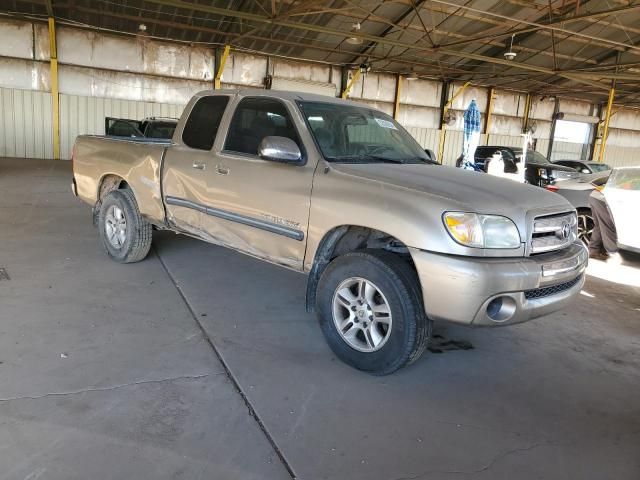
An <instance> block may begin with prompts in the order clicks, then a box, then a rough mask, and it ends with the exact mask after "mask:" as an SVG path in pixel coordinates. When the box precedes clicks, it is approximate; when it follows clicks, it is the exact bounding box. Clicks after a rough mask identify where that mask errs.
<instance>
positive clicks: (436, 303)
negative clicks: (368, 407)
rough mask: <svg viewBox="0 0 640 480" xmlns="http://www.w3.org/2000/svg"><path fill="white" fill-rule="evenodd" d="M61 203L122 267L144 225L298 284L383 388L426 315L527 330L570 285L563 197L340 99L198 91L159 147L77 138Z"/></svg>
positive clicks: (416, 345)
mask: <svg viewBox="0 0 640 480" xmlns="http://www.w3.org/2000/svg"><path fill="white" fill-rule="evenodd" d="M73 191H74V193H75V194H76V195H77V196H79V197H80V198H81V199H82V200H83V201H85V202H87V203H88V204H90V205H92V206H93V209H94V219H95V222H96V223H97V226H98V228H99V232H100V237H101V240H102V243H103V245H104V248H105V249H106V252H107V254H108V255H109V256H110V257H111V258H113V259H114V260H116V261H118V262H122V263H128V262H136V261H139V260H142V259H143V258H145V256H146V255H147V253H148V252H149V248H150V246H151V239H152V230H153V228H157V229H168V230H173V231H176V232H180V233H183V234H186V235H191V236H194V237H197V238H199V239H202V240H205V241H207V242H211V243H215V244H218V245H224V246H226V247H230V248H232V249H234V250H238V251H240V252H243V253H246V254H248V255H251V256H254V257H256V258H259V259H262V260H266V261H268V262H271V263H274V264H278V265H282V266H285V267H288V268H291V269H294V270H296V271H300V272H305V273H307V274H308V285H307V299H306V302H307V309H308V310H310V311H313V310H315V311H316V312H317V313H318V317H319V321H320V324H321V327H322V330H323V332H324V334H325V336H326V339H327V341H328V343H329V345H330V346H331V348H332V349H333V351H334V352H335V353H336V355H337V356H338V357H339V358H341V359H342V360H344V361H345V362H347V363H348V364H350V365H352V366H354V367H356V368H358V369H361V370H365V371H368V372H371V373H374V374H379V375H382V374H388V373H391V372H393V371H395V370H397V369H398V368H401V367H402V366H404V365H407V364H409V363H411V362H412V361H414V360H415V359H417V358H418V357H419V356H420V354H421V353H422V352H423V351H424V349H425V347H426V345H427V342H428V341H429V338H430V332H431V324H432V321H434V320H436V321H449V322H456V323H459V324H465V325H472V326H494V325H511V324H514V323H519V322H524V321H526V320H529V319H532V318H534V317H538V316H541V315H544V314H547V313H550V312H553V311H555V310H558V309H559V308H561V307H563V306H564V305H566V304H567V302H568V301H570V299H571V298H572V297H573V296H574V295H575V294H577V293H578V292H579V291H580V289H581V287H582V284H583V283H584V269H585V266H586V263H587V255H586V251H585V248H584V247H583V246H582V245H581V243H580V242H578V241H577V240H576V238H577V227H576V223H577V220H576V212H575V210H574V208H573V207H572V206H571V205H570V204H569V203H568V202H567V201H566V200H565V199H563V198H562V197H560V196H559V195H556V194H554V193H550V192H547V191H544V190H542V189H540V188H537V187H533V186H529V185H522V184H517V183H515V182H511V181H509V180H503V179H499V178H495V177H491V176H489V175H482V174H478V173H475V172H467V171H462V170H459V169H455V168H449V167H444V166H441V165H438V164H437V163H434V162H433V161H432V160H430V156H428V155H427V154H426V153H425V152H424V150H422V148H421V147H420V146H419V145H418V143H417V142H416V141H415V140H414V139H413V138H412V137H411V136H410V135H409V133H407V132H406V131H405V130H404V129H403V128H402V127H401V126H400V125H399V124H398V123H397V122H396V121H395V120H394V119H393V118H391V117H390V116H388V115H386V114H384V113H382V112H380V111H377V110H374V109H372V108H369V107H367V106H365V105H362V104H359V103H355V102H348V101H343V100H340V99H333V98H327V97H320V96H315V95H308V94H302V93H286V92H274V91H270V90H263V91H256V90H249V91H236V90H229V91H225V90H219V91H208V92H202V93H199V94H197V95H196V96H195V97H194V98H193V99H192V100H191V101H190V102H189V104H188V105H187V107H186V109H185V111H184V114H183V116H182V118H181V119H180V121H179V123H178V126H177V128H176V130H175V134H174V137H173V140H172V141H170V142H166V143H163V142H158V141H148V140H135V139H122V138H110V137H97V136H80V137H78V139H77V140H76V144H75V147H74V154H73ZM212 267H214V266H212ZM256 321H259V319H258V320H256Z"/></svg>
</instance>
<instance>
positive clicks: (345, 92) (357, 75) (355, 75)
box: [340, 68, 361, 98]
mask: <svg viewBox="0 0 640 480" xmlns="http://www.w3.org/2000/svg"><path fill="white" fill-rule="evenodd" d="M360 75H361V72H360V69H359V68H357V69H356V70H355V71H354V72H353V75H352V76H351V81H350V82H349V84H348V85H347V88H345V89H344V90H343V91H342V95H340V96H341V97H342V98H347V97H348V96H349V92H351V89H352V88H353V86H354V85H355V84H356V82H357V81H358V79H359V78H360Z"/></svg>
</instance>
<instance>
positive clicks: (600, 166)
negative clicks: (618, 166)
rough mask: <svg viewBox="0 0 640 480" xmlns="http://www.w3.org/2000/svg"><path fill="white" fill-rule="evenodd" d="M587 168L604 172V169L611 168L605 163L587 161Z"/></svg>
mask: <svg viewBox="0 0 640 480" xmlns="http://www.w3.org/2000/svg"><path fill="white" fill-rule="evenodd" d="M587 165H589V168H590V169H591V170H592V171H594V172H604V171H606V170H611V167H610V166H609V165H607V164H606V163H595V162H594V163H588V164H587Z"/></svg>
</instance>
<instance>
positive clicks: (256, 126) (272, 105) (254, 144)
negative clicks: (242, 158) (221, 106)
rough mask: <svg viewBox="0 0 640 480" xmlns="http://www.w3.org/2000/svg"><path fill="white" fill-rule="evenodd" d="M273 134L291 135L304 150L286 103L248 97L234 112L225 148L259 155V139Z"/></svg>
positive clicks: (289, 136) (260, 140)
mask: <svg viewBox="0 0 640 480" xmlns="http://www.w3.org/2000/svg"><path fill="white" fill-rule="evenodd" d="M270 136H278V137H286V138H290V139H291V140H293V141H294V142H296V143H297V144H298V146H299V147H300V148H301V149H302V147H301V145H300V139H299V138H298V134H297V132H296V129H295V127H294V126H293V121H292V120H291V117H290V116H289V112H288V111H287V108H286V107H285V106H284V104H282V103H281V102H279V101H276V100H272V99H268V98H245V99H244V100H242V101H241V102H240V104H239V105H238V107H237V108H236V112H235V114H234V115H233V120H232V121H231V125H230V126H229V133H228V134H227V140H226V142H225V144H224V149H225V150H228V151H231V152H239V153H247V154H250V155H258V146H259V145H260V142H262V139H263V138H265V137H270Z"/></svg>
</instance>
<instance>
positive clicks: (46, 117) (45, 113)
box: [40, 92, 53, 158]
mask: <svg viewBox="0 0 640 480" xmlns="http://www.w3.org/2000/svg"><path fill="white" fill-rule="evenodd" d="M40 95H41V99H42V125H43V128H42V131H43V132H44V135H43V147H44V158H53V117H52V115H53V113H52V112H53V100H52V98H51V93H49V92H47V93H41V94H40Z"/></svg>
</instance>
